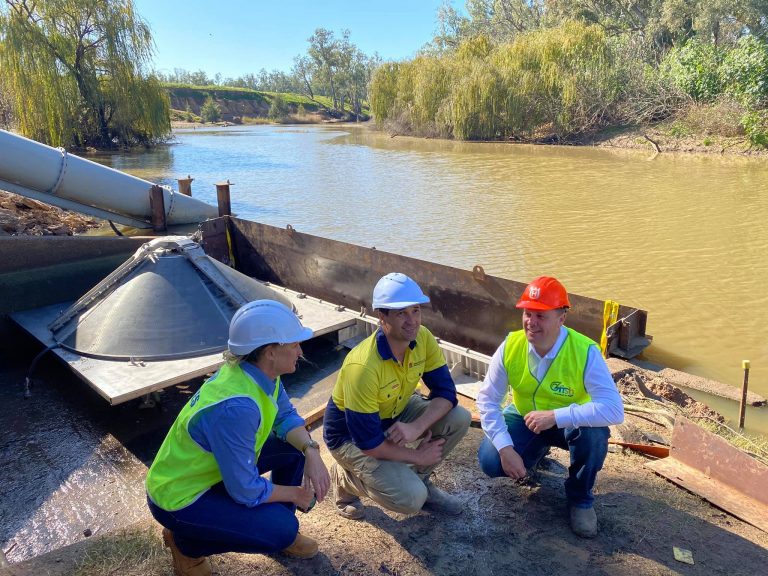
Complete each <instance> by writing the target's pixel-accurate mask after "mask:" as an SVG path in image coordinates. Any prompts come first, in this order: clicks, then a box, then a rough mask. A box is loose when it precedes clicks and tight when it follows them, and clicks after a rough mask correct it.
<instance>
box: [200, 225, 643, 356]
mask: <svg viewBox="0 0 768 576" xmlns="http://www.w3.org/2000/svg"><path fill="white" fill-rule="evenodd" d="M200 230H201V232H202V244H203V248H204V250H205V252H206V254H208V255H209V256H212V257H213V258H216V259H218V260H220V261H222V262H224V263H227V264H231V265H234V266H235V268H236V269H237V270H238V271H240V272H243V273H244V274H247V275H248V276H253V277H256V278H258V279H259V280H263V281H267V282H273V283H275V284H279V285H281V286H286V287H288V288H290V289H292V290H295V291H297V292H304V293H307V294H310V295H312V296H314V297H316V298H320V299H322V300H326V301H329V302H333V303H335V304H339V305H342V306H345V307H347V308H348V309H351V310H355V311H359V310H360V309H361V308H366V309H367V310H368V312H371V292H372V291H373V286H374V285H375V284H376V282H377V281H378V280H379V278H381V276H383V275H384V274H386V273H388V272H403V273H405V274H408V275H409V276H411V277H412V278H414V279H415V280H416V281H417V282H418V283H419V285H420V286H421V288H422V290H424V292H425V293H426V294H427V295H428V296H429V298H430V305H429V306H427V307H425V308H424V311H423V315H424V324H425V325H426V326H427V327H428V328H429V329H430V330H431V331H432V332H433V333H434V334H435V335H436V336H438V337H440V338H442V339H444V340H447V341H449V342H453V343H454V344H456V345H459V346H462V347H466V348H469V349H471V350H475V351H478V352H481V353H483V354H488V355H490V354H493V352H494V351H495V350H496V348H497V347H498V345H499V343H500V342H501V341H502V340H503V339H504V337H505V336H506V335H507V333H509V332H510V331H512V330H519V329H520V328H521V314H520V311H519V310H516V309H515V303H516V302H517V300H518V298H519V297H520V295H521V294H522V292H523V289H524V288H525V286H526V284H525V283H522V282H516V281H513V280H507V279H504V278H499V277H496V276H491V275H489V274H486V273H485V272H484V270H483V269H482V267H481V266H479V265H478V266H475V267H474V269H473V270H471V271H470V270H460V269H458V268H453V267H451V266H444V265H441V264H436V263H434V262H427V261H425V260H418V259H416V258H410V257H408V256H401V255H398V254H392V253H388V252H384V251H382V250H377V249H376V248H366V247H362V246H356V245H354V244H349V243H346V242H339V241H336V240H331V239H328V238H322V237H320V236H312V235H310V234H304V233H301V232H299V231H298V230H295V229H294V228H293V227H291V226H288V227H286V228H276V227H274V226H269V225H266V224H260V223H258V222H251V221H248V220H241V219H238V218H232V217H225V218H216V219H213V220H208V221H206V222H204V223H202V224H201V226H200ZM528 280H530V279H529V278H527V279H526V281H528ZM570 299H571V310H570V311H569V313H568V319H567V321H566V324H567V325H568V326H569V327H571V328H573V329H575V330H578V331H579V332H581V333H583V334H586V335H587V336H589V337H590V338H592V339H594V340H596V341H598V342H599V341H600V336H601V334H602V330H603V308H604V302H603V300H597V299H594V298H588V297H585V296H579V295H577V294H570ZM633 312H637V314H636V315H635V318H636V322H634V323H630V322H627V323H626V324H627V329H628V330H630V331H634V332H638V331H639V333H637V334H636V337H635V338H632V336H631V335H629V333H626V334H621V333H617V334H616V335H615V338H617V339H619V338H623V339H624V340H626V345H627V347H628V348H631V349H632V352H633V353H634V354H637V353H639V351H641V350H642V348H644V347H645V346H647V345H648V343H649V337H648V338H646V335H645V333H644V331H645V319H646V316H647V313H646V312H645V311H644V310H638V309H637V308H631V307H628V306H620V308H619V317H620V318H626V317H629V316H630V314H632V313H633ZM638 342H639V343H640V344H641V345H640V346H639V347H638V346H636V344H637V343H638ZM624 355H625V357H626V353H625V354H624Z"/></svg>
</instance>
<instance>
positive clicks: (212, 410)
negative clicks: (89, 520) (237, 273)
mask: <svg viewBox="0 0 768 576" xmlns="http://www.w3.org/2000/svg"><path fill="white" fill-rule="evenodd" d="M311 336H312V330H310V329H309V328H305V327H304V326H302V325H301V322H300V321H299V319H298V318H297V317H296V315H295V314H294V313H293V312H292V311H291V310H290V309H289V308H287V307H286V306H284V305H283V304H280V303H279V302H275V301H273V300H256V301H254V302H250V303H248V304H246V305H245V306H243V307H242V308H240V309H239V310H238V311H237V312H236V313H235V315H234V316H233V318H232V321H231V323H230V326H229V341H228V348H229V352H228V353H226V356H227V362H226V364H225V365H224V366H222V367H221V369H219V371H218V372H216V374H214V375H213V376H212V377H211V378H210V379H208V380H207V381H206V382H205V383H204V384H203V385H202V386H201V387H200V389H199V390H198V391H197V392H196V393H195V394H194V395H193V396H192V398H190V400H189V402H187V404H186V405H185V406H184V408H182V410H181V412H180V413H179V416H178V417H177V418H176V421H175V422H174V424H173V426H172V427H171V429H170V431H169V432H168V436H167V437H166V438H165V441H164V442H163V444H162V446H160V450H159V451H158V453H157V456H156V457H155V461H154V462H153V464H152V466H151V467H150V469H149V472H148V473H147V483H146V486H147V501H148V503H149V508H150V510H151V512H152V515H153V516H154V517H155V519H156V520H157V521H158V522H159V523H160V524H162V525H163V526H164V529H163V539H164V541H165V544H166V545H167V546H168V547H169V548H170V549H171V553H172V555H173V566H174V573H175V574H177V575H178V576H182V575H183V576H207V575H209V574H211V565H210V562H209V561H208V558H207V557H208V556H210V555H211V554H219V553H223V552H252V553H270V552H277V551H282V553H284V554H286V555H288V556H292V557H295V558H311V557H312V556H314V555H315V554H317V543H316V542H315V541H314V540H312V539H311V538H308V537H307V536H304V535H302V534H300V533H299V531H298V530H299V523H298V520H297V519H296V515H295V510H296V508H299V509H302V510H308V509H309V508H311V507H312V505H313V504H314V499H315V498H316V499H317V500H318V501H321V500H323V498H324V497H325V495H326V493H327V492H328V488H329V486H330V477H329V475H328V470H327V469H326V467H325V464H324V463H323V461H322V459H321V458H320V453H319V445H318V444H317V442H315V441H314V440H312V438H311V437H310V435H309V433H308V432H307V430H306V428H305V427H304V420H303V419H302V418H301V417H300V416H299V415H298V414H297V412H296V409H295V408H294V407H293V406H292V405H291V402H290V400H289V399H288V396H287V394H286V393H285V390H284V388H283V387H282V385H281V384H280V376H281V375H282V374H288V373H291V372H294V371H295V370H296V362H297V361H298V359H299V357H300V356H301V346H300V345H299V343H300V342H302V341H304V340H307V339H308V338H310V337H311ZM254 439H255V442H254ZM267 471H271V479H270V480H267V479H265V478H262V477H261V474H262V473H264V472H267Z"/></svg>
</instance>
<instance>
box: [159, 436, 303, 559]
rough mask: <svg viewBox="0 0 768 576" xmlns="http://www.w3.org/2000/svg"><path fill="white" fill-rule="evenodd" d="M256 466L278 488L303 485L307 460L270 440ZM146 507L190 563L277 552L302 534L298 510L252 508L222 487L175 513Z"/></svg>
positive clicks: (286, 505)
mask: <svg viewBox="0 0 768 576" xmlns="http://www.w3.org/2000/svg"><path fill="white" fill-rule="evenodd" d="M257 466H258V468H259V472H262V473H264V472H271V473H272V482H274V483H275V484H281V485H284V486H299V485H301V481H302V478H303V476H304V455H303V454H302V453H301V452H299V451H298V450H296V449H295V448H294V447H293V446H291V445H290V444H288V443H286V442H283V441H282V440H280V439H279V438H277V437H276V436H274V435H270V436H269V438H268V439H267V441H266V442H265V444H264V447H263V448H262V450H261V454H260V455H259V460H258V463H257ZM147 502H148V504H149V510H150V511H151V512H152V516H154V517H155V520H157V521H158V522H159V523H160V524H162V525H163V526H165V527H166V528H168V529H169V530H170V531H171V532H173V539H174V541H175V542H176V546H178V548H179V550H180V551H181V553H182V554H184V555H186V556H191V557H192V558H197V557H199V556H210V555H211V554H221V553H223V552H251V553H271V552H277V551H279V550H282V549H283V548H286V547H288V546H290V545H291V544H292V543H293V541H294V540H295V539H296V534H297V533H298V531H299V521H298V520H297V519H296V510H295V506H294V505H292V504H290V503H288V502H275V503H267V504H260V505H258V506H254V507H253V508H249V507H247V506H243V505H242V504H238V503H237V502H235V501H234V500H233V499H232V497H231V496H230V495H229V494H228V493H227V490H226V489H225V488H224V483H223V482H219V483H218V484H216V485H215V486H213V487H211V489H210V490H208V491H207V492H206V493H205V494H203V495H202V496H201V497H200V498H198V499H197V500H196V501H195V502H193V503H192V504H190V505H189V506H187V507H186V508H182V509H181V510H176V511H174V512H168V511H167V510H163V509H162V508H159V507H158V506H156V505H155V504H154V503H153V502H152V501H151V500H149V499H147Z"/></svg>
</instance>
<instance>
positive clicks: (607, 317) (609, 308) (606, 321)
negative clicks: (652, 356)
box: [600, 300, 619, 358]
mask: <svg viewBox="0 0 768 576" xmlns="http://www.w3.org/2000/svg"><path fill="white" fill-rule="evenodd" d="M618 319H619V303H618V302H614V301H613V300H606V301H605V305H604V306H603V333H602V335H601V336H600V352H602V353H603V358H608V334H607V331H608V326H611V325H612V324H615V323H616V320H618Z"/></svg>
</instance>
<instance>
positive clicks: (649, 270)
mask: <svg viewBox="0 0 768 576" xmlns="http://www.w3.org/2000/svg"><path fill="white" fill-rule="evenodd" d="M104 161H106V162H107V163H108V164H109V165H111V166H112V167H114V168H117V169H120V170H125V171H126V172H130V173H131V174H135V175H137V176H140V177H143V178H146V179H149V180H153V181H157V182H159V183H161V184H169V185H172V186H173V187H174V189H175V188H176V187H177V186H176V181H175V180H176V179H177V178H182V177H186V176H187V175H191V176H192V177H193V178H195V181H194V182H193V184H192V187H193V194H194V196H196V197H198V198H201V199H203V200H206V201H208V202H211V203H214V204H215V187H214V184H215V183H216V182H220V181H222V180H226V179H229V180H230V181H231V182H233V183H234V186H233V188H232V206H233V211H235V212H236V213H237V214H238V215H239V216H241V217H244V218H248V219H252V220H257V221H260V222H264V223H267V224H272V225H276V226H285V225H286V224H289V223H290V224H292V225H293V226H294V227H295V228H297V229H299V230H301V231H304V232H308V233H311V234H317V235H322V236H327V237H331V238H334V239H337V240H343V241H347V242H352V243H355V244H360V245H365V246H376V247H377V248H379V249H382V250H387V251H391V252H395V253H398V254H406V255H409V256H414V257H417V258H423V259H426V260H431V261H435V262H440V263H444V264H450V265H452V266H457V267H461V268H471V267H472V266H473V265H475V264H482V265H483V267H484V268H485V270H486V272H488V273H490V274H494V275H498V276H503V277H505V278H511V279H514V280H520V281H526V280H528V279H530V278H532V277H534V276H537V275H539V274H551V275H554V276H557V277H559V278H560V279H562V280H563V282H564V283H565V285H566V286H567V287H568V289H569V290H571V291H573V292H576V293H579V294H583V295H586V296H592V297H594V298H600V299H604V298H605V299H607V298H611V299H614V300H618V301H620V302H622V303H625V304H628V305H631V306H636V307H639V308H644V309H646V310H648V311H649V322H648V332H649V333H650V334H653V335H654V343H653V345H652V346H651V347H650V348H649V349H648V350H647V352H646V359H648V360H651V361H656V362H659V363H662V364H665V365H668V366H671V367H674V368H677V369H680V370H684V371H687V372H691V373H694V374H698V375H701V376H706V377H710V378H713V379H716V380H720V381H723V382H727V383H729V384H732V385H734V386H740V383H741V380H742V373H741V361H742V359H750V360H751V361H752V373H751V375H750V383H751V385H750V388H751V389H752V390H755V391H756V392H759V393H761V394H763V395H768V337H766V336H767V335H768V334H767V333H768V329H767V328H766V326H767V325H768V290H766V288H765V286H766V285H767V284H768V258H766V257H765V255H764V250H765V248H766V246H768V226H767V225H766V221H768V164H766V162H765V160H755V159H749V158H737V159H726V158H721V157H716V156H711V157H710V156H706V157H702V156H693V155H672V154H661V155H658V156H656V157H652V155H651V154H650V152H648V153H644V152H633V151H609V150H597V149H586V148H565V147H559V148H554V147H543V146H539V147H537V146H525V145H515V144H472V143H460V142H446V141H439V140H419V139H412V138H401V137H397V138H390V137H389V136H387V135H384V134H378V133H375V132H372V131H370V130H369V129H367V128H360V127H355V126H344V127H319V126H313V127H301V128H296V127H274V126H257V127H247V128H241V127H236V128H227V129H214V130H195V131H188V132H182V133H179V134H177V137H176V143H175V144H173V145H170V146H166V147H161V148H159V149H157V150H155V151H152V152H149V153H139V154H125V155H111V156H109V157H108V158H106V159H104ZM761 418H766V417H765V416H761Z"/></svg>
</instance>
